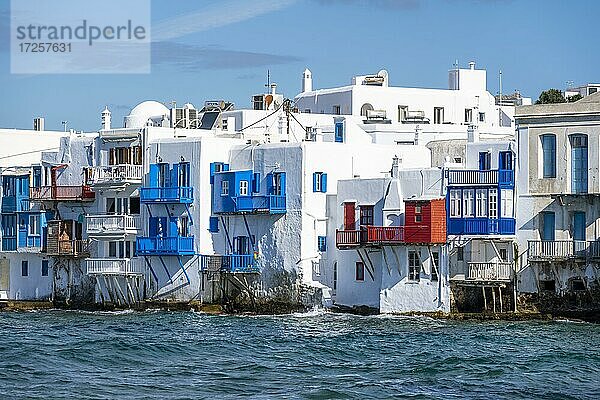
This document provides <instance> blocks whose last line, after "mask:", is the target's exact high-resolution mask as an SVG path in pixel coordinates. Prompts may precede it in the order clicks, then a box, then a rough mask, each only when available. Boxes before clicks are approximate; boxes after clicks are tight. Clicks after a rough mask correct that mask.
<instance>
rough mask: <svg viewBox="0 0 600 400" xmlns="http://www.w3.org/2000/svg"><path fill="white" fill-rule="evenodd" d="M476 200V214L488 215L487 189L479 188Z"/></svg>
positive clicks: (479, 215) (478, 215)
mask: <svg viewBox="0 0 600 400" xmlns="http://www.w3.org/2000/svg"><path fill="white" fill-rule="evenodd" d="M476 196H477V197H476V202H475V215H476V216H477V217H487V206H488V204H487V189H477V192H476Z"/></svg>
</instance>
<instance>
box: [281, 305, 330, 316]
mask: <svg viewBox="0 0 600 400" xmlns="http://www.w3.org/2000/svg"><path fill="white" fill-rule="evenodd" d="M325 314H331V312H330V311H328V310H326V309H325V308H323V307H314V308H313V309H312V310H308V311H303V312H295V313H291V314H290V315H291V316H292V317H294V318H313V317H320V316H322V315H325Z"/></svg>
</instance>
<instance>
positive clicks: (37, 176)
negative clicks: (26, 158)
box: [32, 165, 42, 187]
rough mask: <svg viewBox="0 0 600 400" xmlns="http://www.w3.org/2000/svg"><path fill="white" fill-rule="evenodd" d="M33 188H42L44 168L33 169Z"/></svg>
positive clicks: (35, 167) (36, 167)
mask: <svg viewBox="0 0 600 400" xmlns="http://www.w3.org/2000/svg"><path fill="white" fill-rule="evenodd" d="M32 183H33V187H40V186H42V167H41V166H39V165H36V166H34V167H33V182H32Z"/></svg>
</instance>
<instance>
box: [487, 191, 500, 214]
mask: <svg viewBox="0 0 600 400" xmlns="http://www.w3.org/2000/svg"><path fill="white" fill-rule="evenodd" d="M489 196H490V201H489V207H490V218H498V189H490V191H489Z"/></svg>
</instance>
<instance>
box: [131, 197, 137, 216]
mask: <svg viewBox="0 0 600 400" xmlns="http://www.w3.org/2000/svg"><path fill="white" fill-rule="evenodd" d="M129 213H130V214H133V215H139V213H140V198H139V197H130V198H129Z"/></svg>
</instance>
